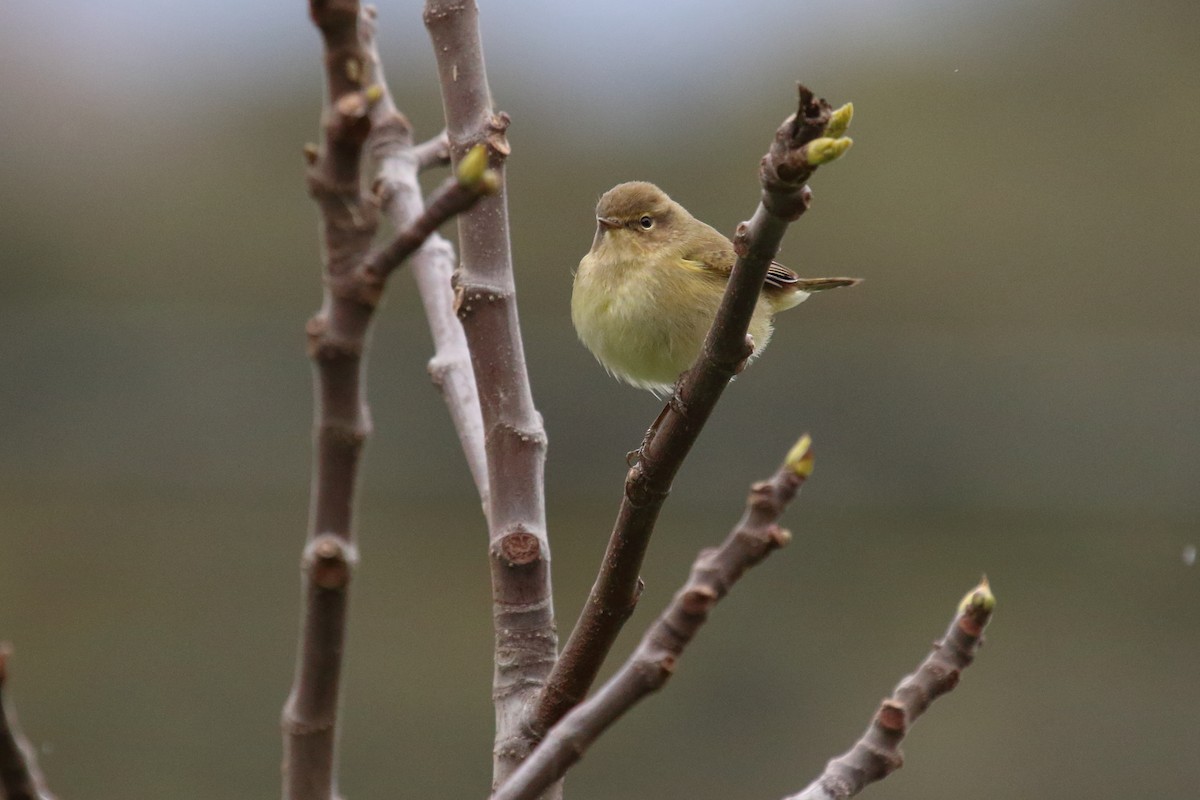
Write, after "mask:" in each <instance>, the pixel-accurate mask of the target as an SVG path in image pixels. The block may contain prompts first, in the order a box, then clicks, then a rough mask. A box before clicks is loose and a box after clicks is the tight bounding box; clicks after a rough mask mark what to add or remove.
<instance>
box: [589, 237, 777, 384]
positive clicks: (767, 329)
mask: <svg viewBox="0 0 1200 800" xmlns="http://www.w3.org/2000/svg"><path fill="white" fill-rule="evenodd" d="M697 278H698V276H697V275H695V274H689V273H688V271H687V270H686V269H685V268H683V267H666V268H664V267H659V266H655V265H647V264H645V263H621V264H618V265H617V266H616V267H612V266H609V267H607V268H603V269H602V268H599V267H598V266H597V264H596V263H595V262H594V261H593V259H592V256H591V255H589V256H588V257H585V258H584V259H583V261H582V262H581V263H580V265H579V271H578V272H577V273H576V276H575V291H574V292H573V294H572V297H571V319H572V321H573V322H574V324H575V330H576V331H577V332H578V334H579V338H580V340H581V341H582V342H583V344H584V345H585V346H586V347H587V348H588V349H589V350H591V351H592V354H593V355H595V356H596V358H597V360H599V361H600V363H601V364H603V365H604V367H605V368H606V369H607V370H608V371H609V372H611V373H612V374H613V375H615V376H616V377H618V378H620V379H622V380H624V381H626V382H627V383H630V384H633V385H634V386H637V387H640V388H644V389H650V390H651V391H654V392H656V393H663V392H666V391H669V390H670V388H671V386H672V385H673V384H674V383H675V379H676V378H678V377H679V374H680V373H681V372H683V371H684V370H686V369H687V368H688V367H690V366H691V365H692V363H693V362H694V361H695V360H696V356H697V355H699V353H700V348H701V346H702V345H703V343H704V337H705V335H706V334H707V333H708V328H709V326H710V325H711V324H712V320H713V318H714V317H715V316H716V312H717V306H718V304H719V302H720V295H719V294H717V293H716V292H713V291H712V289H711V287H705V286H704V284H703V283H701V282H699V281H698V280H697ZM712 280H715V281H720V282H721V283H724V278H723V276H714V277H713V278H712ZM705 288H708V291H699V290H702V289H705ZM667 298H670V299H669V300H667ZM666 303H669V304H670V305H669V307H667V306H665V305H664V304H666ZM750 333H751V335H752V336H753V337H754V342H755V348H754V356H757V355H758V354H759V353H761V352H762V350H763V348H765V347H766V345H767V341H768V340H769V339H770V336H771V324H770V314H769V310H768V308H767V304H766V301H765V300H760V301H759V304H758V307H757V308H756V309H755V313H754V317H753V318H752V319H751V323H750Z"/></svg>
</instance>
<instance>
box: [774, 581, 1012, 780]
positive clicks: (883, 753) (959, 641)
mask: <svg viewBox="0 0 1200 800" xmlns="http://www.w3.org/2000/svg"><path fill="white" fill-rule="evenodd" d="M995 607H996V598H995V596H994V595H993V594H992V590H991V587H990V586H988V582H987V578H984V579H983V581H982V582H980V584H979V585H978V586H976V587H975V588H974V589H972V590H971V591H970V592H968V593H967V596H966V597H964V598H963V600H962V602H961V603H960V604H959V607H958V613H957V614H956V615H955V617H954V621H953V622H951V623H950V629H949V630H948V631H946V635H945V636H943V637H942V639H941V640H940V641H937V642H934V645H933V652H931V653H930V654H929V656H928V657H927V658H926V659H925V660H924V661H923V662H921V665H920V666H919V667H917V670H916V672H914V673H913V674H911V675H909V676H908V677H906V678H905V679H904V680H902V681H900V684H899V685H898V686H897V687H896V689H895V691H893V692H892V696H891V697H889V698H887V699H886V700H884V701H883V703H882V704H881V705H880V706H879V710H878V711H876V712H875V716H874V717H873V718H872V720H871V726H870V727H869V728H867V732H866V733H864V734H863V735H862V738H861V739H859V740H858V741H857V742H855V744H854V746H853V747H852V748H850V750H848V751H847V752H846V753H843V754H842V755H840V756H838V757H837V758H835V759H833V760H832V761H830V762H829V764H828V765H826V767H825V771H824V772H823V773H821V776H820V777H819V778H817V779H816V780H815V781H813V782H812V783H811V784H809V785H808V787H807V788H806V789H805V790H804V791H802V792H800V793H799V794H794V795H792V796H790V797H788V798H786V800H846V798H848V797H853V796H854V795H856V794H858V793H859V792H861V791H862V790H863V789H864V788H866V786H867V784H869V783H872V782H874V781H878V780H883V779H884V778H886V777H887V776H888V775H890V774H891V773H892V772H893V771H895V770H897V769H899V768H900V767H901V766H902V765H903V763H904V755H903V753H901V752H900V742H901V741H902V740H903V739H904V736H905V734H906V733H907V732H908V728H909V727H910V726H911V725H912V724H913V723H914V722H916V721H917V718H918V717H920V716H921V714H923V713H925V709H927V708H929V706H930V705H931V704H932V703H933V701H934V700H936V699H938V698H939V697H941V696H942V695H943V694H945V693H946V692H949V691H951V690H952V689H953V688H954V687H955V686H957V685H958V680H959V677H960V676H961V674H962V671H963V670H964V669H966V668H967V667H969V666H970V665H971V662H972V661H974V660H975V654H976V653H978V652H979V648H980V647H981V646H982V645H983V630H984V628H985V627H987V624H988V620H989V619H990V618H991V616H992V610H993V609H994V608H995Z"/></svg>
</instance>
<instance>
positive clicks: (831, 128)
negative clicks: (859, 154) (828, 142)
mask: <svg viewBox="0 0 1200 800" xmlns="http://www.w3.org/2000/svg"><path fill="white" fill-rule="evenodd" d="M852 119H854V103H846V105H844V106H842V107H841V108H839V109H837V110H836V111H834V112H833V113H832V114H831V115H830V116H829V124H828V125H826V126H825V135H826V136H828V137H829V138H830V139H840V138H842V137H843V136H845V135H846V129H847V128H849V127H850V120H852Z"/></svg>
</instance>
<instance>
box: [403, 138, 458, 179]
mask: <svg viewBox="0 0 1200 800" xmlns="http://www.w3.org/2000/svg"><path fill="white" fill-rule="evenodd" d="M412 150H413V156H414V157H415V158H416V162H417V168H418V169H419V170H420V171H421V172H424V171H425V170H427V169H431V168H433V167H444V166H447V165H448V164H449V163H450V138H449V137H448V136H446V132H445V131H442V132H441V133H439V134H438V135H437V136H435V137H433V138H432V139H429V140H428V141H424V142H421V143H420V144H418V145H414V146H413V149H412Z"/></svg>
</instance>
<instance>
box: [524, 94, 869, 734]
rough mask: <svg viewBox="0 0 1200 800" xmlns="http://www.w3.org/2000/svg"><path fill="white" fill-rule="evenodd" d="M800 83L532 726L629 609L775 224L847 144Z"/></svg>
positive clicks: (580, 683) (574, 681) (779, 225)
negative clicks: (717, 301) (704, 332)
mask: <svg viewBox="0 0 1200 800" xmlns="http://www.w3.org/2000/svg"><path fill="white" fill-rule="evenodd" d="M799 89H800V102H799V108H798V109H797V111H796V113H795V114H793V115H792V116H790V117H788V118H787V119H786V120H784V122H783V124H782V125H781V126H780V127H779V129H778V131H776V133H775V140H774V142H773V143H772V145H771V147H770V149H769V150H768V152H767V154H766V155H765V156H763V158H762V163H761V165H760V169H759V177H760V180H761V183H762V200H761V202H760V203H759V205H758V208H757V210H756V211H755V212H754V216H753V217H752V218H751V219H750V221H749V222H743V223H741V224H740V225H738V229H737V234H736V236H735V238H734V246H735V248H736V250H737V253H738V259H737V263H736V264H735V265H734V267H733V273H732V275H731V276H730V278H729V285H728V287H727V288H726V290H725V296H724V298H723V299H722V301H721V306H720V308H719V309H718V311H717V316H716V319H715V320H713V324H712V327H711V328H710V329H709V332H708V336H707V337H706V339H705V341H704V347H703V349H702V351H701V353H700V357H699V358H698V359H697V360H696V363H695V364H693V365H692V368H691V369H689V370H688V371H687V372H686V373H684V374H683V376H681V377H680V381H679V383H678V384H677V386H676V390H675V393H674V396H673V397H672V398H671V401H670V402H669V403H668V404H667V406H666V408H664V409H663V411H662V413H661V414H660V415H659V418H658V420H657V421H656V422H655V424H654V425H653V426H652V427H651V429H650V431H649V432H647V434H646V441H645V443H644V444H643V445H642V449H641V450H640V452H639V459H638V461H637V463H635V464H634V465H633V467H632V468H631V469H630V470H629V474H628V476H627V477H626V479H625V494H624V497H622V499H621V507H620V510H619V512H618V514H617V520H616V522H615V523H614V525H613V530H612V534H611V535H610V537H609V542H608V548H607V550H606V551H605V553H604V559H603V561H602V562H601V567H600V572H599V575H598V576H597V578H596V583H595V585H594V586H593V587H592V590H591V594H590V595H589V597H588V601H587V603H586V605H585V606H584V609H583V612H582V613H581V614H580V617H579V620H578V621H577V622H576V623H575V628H574V629H573V630H572V631H571V636H570V638H569V639H568V640H567V644H566V646H565V647H564V648H563V652H562V656H561V657H560V658H559V661H558V663H557V664H556V665H555V668H554V671H553V672H552V674H551V676H550V678H549V680H548V682H547V685H546V689H545V691H544V692H543V693H542V696H541V698H540V699H539V702H538V704H537V706H536V708H535V709H534V712H533V716H532V719H531V720H530V725H531V726H532V727H533V729H534V730H535V731H536V732H539V733H542V732H545V731H546V730H548V729H549V728H550V726H551V725H553V724H554V723H555V722H557V721H558V720H559V719H561V718H562V716H563V714H565V713H566V712H567V711H568V710H570V709H571V707H572V706H574V705H575V704H576V703H578V702H579V701H580V700H582V699H583V697H584V695H585V694H586V693H587V691H588V688H589V687H590V686H591V684H592V681H594V680H595V677H596V674H597V673H598V672H599V670H600V665H601V664H602V663H603V661H604V658H605V656H606V655H607V654H608V651H609V648H611V647H612V644H613V642H614V641H615V640H616V637H617V634H618V633H619V632H620V630H621V627H622V626H623V625H624V624H625V620H627V619H628V618H629V616H630V615H631V614H632V613H633V609H634V606H635V605H636V604H637V600H638V595H639V593H640V591H641V580H640V578H639V577H638V574H639V572H640V571H641V567H642V559H643V557H644V556H645V553H646V548H647V547H648V546H649V543H650V535H651V534H652V533H653V531H654V525H655V523H656V522H657V520H658V513H659V511H660V510H661V509H662V506H663V503H664V502H665V501H666V499H667V494H668V493H669V492H670V491H671V483H672V481H674V479H675V475H676V473H677V472H678V471H679V467H680V466H681V465H682V464H683V460H684V458H685V457H686V456H687V454H688V453H689V452H690V451H691V448H692V445H693V444H695V442H696V440H697V439H698V438H699V436H700V430H701V429H702V428H703V426H704V423H705V422H706V421H707V420H708V417H709V415H710V414H711V413H712V410H713V408H714V407H715V406H716V404H717V401H718V400H719V399H720V398H721V393H722V392H723V391H724V390H725V387H726V386H727V385H728V383H729V381H730V379H731V378H732V377H733V376H734V374H735V373H736V372H737V370H738V368H739V365H740V364H741V363H743V362H744V361H745V359H746V358H747V357H748V356H749V355H750V348H749V345H748V343H747V341H746V331H747V329H748V328H749V325H750V317H751V315H752V314H753V312H754V307H755V304H756V303H757V302H758V297H759V294H760V292H761V290H762V285H763V280H764V278H765V277H766V274H767V268H768V267H769V266H770V265H771V261H772V260H773V259H774V258H775V254H776V253H777V252H778V251H779V244H780V241H781V240H782V239H783V234H784V232H785V231H786V230H787V227H788V225H789V224H790V223H791V222H793V221H795V220H796V219H798V218H799V217H800V215H801V214H803V213H804V212H805V211H806V210H807V209H808V205H809V202H810V199H811V195H812V193H811V192H810V191H809V188H808V186H807V185H806V181H807V180H808V179H809V177H811V176H812V173H813V171H814V170H815V169H816V168H817V166H818V165H819V164H822V163H826V162H827V161H832V160H833V159H834V158H837V157H838V156H839V155H841V154H842V153H843V152H845V150H846V148H847V147H848V146H849V144H850V140H849V139H842V138H828V136H834V135H836V136H838V137H840V134H841V133H844V131H845V127H844V125H842V127H841V131H840V132H839V131H836V130H833V129H832V128H830V127H829V126H830V121H831V116H832V113H833V112H832V111H831V109H830V107H829V104H828V103H826V102H825V101H824V100H818V99H816V98H814V96H813V94H812V92H810V91H809V90H808V89H806V88H805V87H803V86H801V87H799ZM839 113H843V114H846V112H844V111H843V112H839ZM844 121H848V114H847V115H846V117H845V119H844ZM839 124H840V123H839ZM826 134H828V136H827V135H826Z"/></svg>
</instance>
